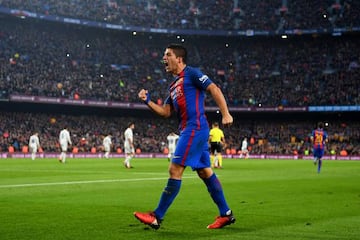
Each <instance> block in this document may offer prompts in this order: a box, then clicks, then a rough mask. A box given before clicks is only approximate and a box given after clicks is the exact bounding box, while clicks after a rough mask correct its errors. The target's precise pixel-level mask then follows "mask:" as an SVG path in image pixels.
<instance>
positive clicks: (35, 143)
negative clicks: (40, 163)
mask: <svg viewBox="0 0 360 240" xmlns="http://www.w3.org/2000/svg"><path fill="white" fill-rule="evenodd" d="M39 148H40V140H39V134H38V133H37V132H36V133H34V134H33V135H31V137H30V139H29V149H30V152H31V159H32V160H35V158H36V153H37V151H38V149H39Z"/></svg>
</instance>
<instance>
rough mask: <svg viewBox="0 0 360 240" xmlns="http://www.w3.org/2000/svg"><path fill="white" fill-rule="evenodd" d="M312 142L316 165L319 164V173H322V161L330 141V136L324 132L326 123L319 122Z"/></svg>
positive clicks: (313, 132) (313, 133)
mask: <svg viewBox="0 0 360 240" xmlns="http://www.w3.org/2000/svg"><path fill="white" fill-rule="evenodd" d="M310 139H311V142H312V143H313V144H314V149H313V154H314V165H316V164H317V166H318V167H317V172H318V173H320V171H321V165H322V160H321V158H322V157H323V155H324V150H325V143H326V142H327V141H328V134H327V132H326V131H324V123H322V122H319V123H318V125H317V129H314V130H313V131H312V133H311V136H310Z"/></svg>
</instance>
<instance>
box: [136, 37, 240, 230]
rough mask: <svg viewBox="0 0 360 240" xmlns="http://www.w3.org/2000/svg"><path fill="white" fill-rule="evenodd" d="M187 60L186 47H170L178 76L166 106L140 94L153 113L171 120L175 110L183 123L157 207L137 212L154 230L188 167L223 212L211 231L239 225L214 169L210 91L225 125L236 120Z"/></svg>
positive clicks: (168, 64)
mask: <svg viewBox="0 0 360 240" xmlns="http://www.w3.org/2000/svg"><path fill="white" fill-rule="evenodd" d="M186 60H187V50H186V48H185V47H184V46H182V45H178V44H170V45H169V46H167V48H166V49H165V52H164V56H163V63H164V65H165V70H166V72H168V73H171V74H172V75H173V76H174V80H173V82H172V83H171V84H170V86H169V89H168V90H169V95H168V97H167V98H166V100H165V102H164V105H163V106H161V105H158V104H156V103H155V102H153V101H151V99H150V92H149V91H148V90H146V89H142V90H141V91H140V92H139V94H138V96H139V98H140V99H141V100H142V101H143V102H144V103H145V104H146V105H147V106H148V107H149V108H150V109H151V110H152V111H154V112H155V113H157V114H158V115H160V116H162V117H170V116H171V112H172V111H175V112H176V113H177V116H178V119H179V122H180V124H179V129H180V137H179V140H178V143H177V146H176V150H175V154H174V157H173V158H172V161H171V163H170V166H169V175H170V177H169V179H168V182H167V185H166V187H165V189H164V191H163V192H162V194H161V197H160V201H159V204H158V206H157V208H156V209H155V210H154V211H152V212H149V213H142V212H135V213H134V215H135V217H136V218H137V219H139V220H140V221H141V222H142V223H144V224H147V225H149V226H151V227H152V228H154V229H158V228H159V227H160V224H161V221H162V220H163V218H164V216H165V213H166V212H167V210H168V208H169V207H170V205H171V204H172V202H173V201H174V199H175V198H176V196H177V194H178V193H179V190H180V187H181V182H182V175H183V173H184V170H185V168H186V167H187V166H189V167H191V168H192V170H194V171H196V172H197V174H198V176H199V177H200V178H201V179H202V180H203V182H204V183H205V185H206V187H207V189H208V191H209V193H210V196H211V197H212V199H213V201H214V203H215V204H216V205H217V207H218V209H219V214H220V216H218V217H217V218H216V220H215V222H214V223H212V224H210V225H208V226H207V228H210V229H215V228H222V227H224V226H226V225H229V224H232V223H234V222H235V218H234V216H233V214H232V211H231V209H230V208H229V206H228V204H227V202H226V200H225V196H224V193H223V189H222V186H221V184H220V181H219V179H218V178H217V176H216V174H215V173H214V172H213V170H212V168H211V166H210V156H209V149H208V140H209V125H208V122H207V119H206V116H205V108H204V105H205V104H204V101H205V92H206V91H207V92H209V93H210V94H211V96H212V97H213V99H214V100H215V102H216V104H217V105H218V107H219V109H220V112H221V114H222V123H223V125H225V126H230V125H231V124H232V122H233V117H232V116H231V115H230V113H229V110H228V107H227V104H226V101H225V98H224V95H223V93H222V92H221V90H220V89H219V88H218V87H217V86H216V85H215V84H214V83H213V82H212V81H211V80H210V78H209V77H208V76H207V75H204V74H203V73H202V72H201V71H200V70H199V69H197V68H194V67H190V66H188V65H187V64H186Z"/></svg>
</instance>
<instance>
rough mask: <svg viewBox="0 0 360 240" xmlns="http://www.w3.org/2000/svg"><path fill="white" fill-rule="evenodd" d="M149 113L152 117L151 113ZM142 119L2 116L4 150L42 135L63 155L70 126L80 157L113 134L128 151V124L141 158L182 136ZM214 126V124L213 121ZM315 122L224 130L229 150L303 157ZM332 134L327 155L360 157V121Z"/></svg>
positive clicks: (173, 127) (165, 123)
mask: <svg viewBox="0 0 360 240" xmlns="http://www.w3.org/2000/svg"><path fill="white" fill-rule="evenodd" d="M148 114H149V113H148ZM146 116H147V117H146V118H145V120H144V118H139V117H116V116H113V117H111V116H106V117H98V116H95V115H80V116H71V115H61V114H42V113H15V112H1V115H0V144H1V145H0V146H1V150H0V151H1V152H7V151H8V147H9V146H13V147H14V148H15V151H16V152H21V151H22V147H23V146H26V145H28V141H29V137H30V136H31V135H32V134H33V133H35V132H39V137H40V144H41V146H42V148H43V150H44V152H59V151H60V147H59V144H58V137H59V132H60V130H61V129H62V128H63V127H64V126H66V127H67V128H68V129H69V131H70V133H71V138H72V142H73V145H72V146H71V147H74V146H76V147H77V148H78V149H79V152H90V151H91V148H92V147H95V148H96V149H97V152H102V139H103V137H104V136H106V135H108V134H111V135H112V140H113V147H112V152H116V151H117V149H118V148H121V149H123V141H124V140H123V139H124V131H125V129H126V128H127V125H128V123H129V122H134V123H135V129H134V143H135V148H136V149H140V150H141V152H142V153H163V151H164V148H166V147H167V140H166V137H167V135H168V134H169V133H170V132H173V131H174V132H178V131H177V127H178V126H177V121H176V119H170V121H169V120H168V119H162V118H158V117H154V116H151V113H150V115H146ZM211 121H214V120H212V119H209V122H210V123H211ZM316 124H317V123H316V122H315V121H312V120H296V121H295V120H278V121H272V122H270V123H269V122H268V121H266V120H260V119H257V120H241V118H238V120H237V121H235V123H234V125H233V126H232V127H231V129H228V128H224V129H223V130H224V134H225V138H226V143H227V145H226V148H228V149H235V152H236V153H237V152H238V150H240V149H241V141H242V139H243V138H244V137H247V138H248V139H251V138H253V139H254V142H253V143H251V144H249V146H250V148H251V150H250V152H251V154H287V155H293V154H294V152H296V154H299V155H303V154H304V152H305V151H306V150H309V151H311V149H312V145H311V143H310V135H311V131H312V130H313V129H314V128H315V127H316ZM326 130H327V131H328V134H329V140H330V141H329V143H328V144H327V148H326V154H329V153H330V151H331V150H334V151H335V153H336V154H339V153H340V151H341V150H343V149H345V150H346V151H347V152H348V154H349V155H359V154H360V147H359V146H360V142H359V139H360V124H359V123H358V122H356V121H339V120H336V121H335V120H334V121H330V122H329V126H328V127H327V128H326Z"/></svg>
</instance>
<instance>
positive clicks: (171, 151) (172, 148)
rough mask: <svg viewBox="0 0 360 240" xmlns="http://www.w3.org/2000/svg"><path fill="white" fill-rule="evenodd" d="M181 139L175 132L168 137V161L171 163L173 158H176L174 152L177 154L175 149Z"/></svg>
mask: <svg viewBox="0 0 360 240" xmlns="http://www.w3.org/2000/svg"><path fill="white" fill-rule="evenodd" d="M178 139H179V135H177V134H176V133H174V132H171V133H170V134H169V135H168V136H167V140H168V148H169V153H168V160H169V161H170V160H171V159H172V158H173V156H174V152H175V148H176V143H177V140H178Z"/></svg>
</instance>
